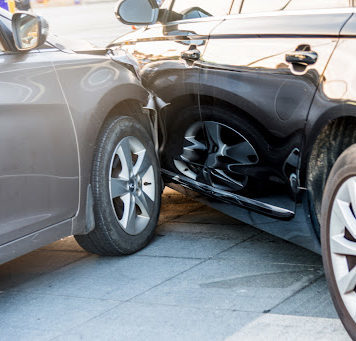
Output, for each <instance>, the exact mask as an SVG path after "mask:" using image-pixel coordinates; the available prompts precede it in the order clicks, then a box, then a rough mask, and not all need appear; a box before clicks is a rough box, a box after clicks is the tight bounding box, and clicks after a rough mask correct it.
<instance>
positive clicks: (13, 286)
mask: <svg viewBox="0 0 356 341" xmlns="http://www.w3.org/2000/svg"><path fill="white" fill-rule="evenodd" d="M92 256H93V255H90V254H88V255H86V256H84V257H81V258H79V259H76V260H73V261H70V262H69V263H66V264H65V265H63V266H60V267H59V268H57V269H54V270H50V271H46V270H45V271H43V272H39V273H34V274H33V276H30V277H29V278H28V280H26V282H29V281H32V280H35V279H37V278H41V277H42V276H46V275H48V274H54V273H56V272H57V271H59V270H62V269H64V268H66V267H67V266H70V265H73V264H75V263H77V262H80V261H82V260H84V259H86V258H90V257H92ZM21 284H22V283H18V284H16V283H15V284H13V285H10V286H9V287H8V288H7V289H5V290H4V292H5V291H6V292H7V291H9V290H11V291H16V289H14V288H16V287H17V286H18V285H21Z"/></svg>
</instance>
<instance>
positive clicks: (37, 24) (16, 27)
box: [12, 12, 48, 51]
mask: <svg viewBox="0 0 356 341" xmlns="http://www.w3.org/2000/svg"><path fill="white" fill-rule="evenodd" d="M47 34H48V23H47V21H46V20H45V19H44V18H42V17H40V16H37V15H33V14H30V13H26V12H17V13H14V15H13V16H12V35H13V37H14V41H15V45H16V48H17V50H19V51H29V50H32V49H34V48H36V47H39V46H41V45H42V44H44V43H45V41H46V39H47Z"/></svg>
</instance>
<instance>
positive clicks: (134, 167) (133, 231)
mask: <svg viewBox="0 0 356 341" xmlns="http://www.w3.org/2000/svg"><path fill="white" fill-rule="evenodd" d="M109 173H110V174H109V187H110V188H109V190H110V197H111V199H112V200H111V204H112V208H113V210H114V212H115V215H116V217H117V219H118V222H119V224H120V226H121V228H122V229H123V230H124V231H125V232H126V233H128V234H130V235H137V234H139V233H141V232H142V231H143V230H144V229H145V228H146V226H147V225H148V223H149V221H150V218H151V215H152V210H153V207H154V202H155V184H156V179H155V173H154V170H153V166H152V163H151V159H150V157H149V154H148V152H147V149H146V148H145V146H144V145H143V144H142V143H141V141H140V140H139V139H138V138H136V137H134V136H127V137H124V138H123V139H122V140H121V141H120V142H119V143H118V145H117V147H116V148H115V151H114V153H113V156H112V159H111V165H110V171H109Z"/></svg>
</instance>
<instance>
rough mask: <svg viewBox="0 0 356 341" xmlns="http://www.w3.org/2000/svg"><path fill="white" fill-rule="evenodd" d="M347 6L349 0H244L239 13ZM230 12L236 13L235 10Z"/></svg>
mask: <svg viewBox="0 0 356 341" xmlns="http://www.w3.org/2000/svg"><path fill="white" fill-rule="evenodd" d="M339 7H349V0H268V1H261V0H245V1H244V3H243V6H242V11H241V13H258V12H273V11H281V10H284V11H293V10H300V9H323V8H339ZM235 11H236V9H234V12H231V13H232V14H237V12H235Z"/></svg>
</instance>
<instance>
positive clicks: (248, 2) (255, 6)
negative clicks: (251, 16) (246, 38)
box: [234, 0, 313, 14]
mask: <svg viewBox="0 0 356 341" xmlns="http://www.w3.org/2000/svg"><path fill="white" fill-rule="evenodd" d="M309 1H313V0H309ZM288 2H289V0H268V1H261V0H245V1H244V3H243V6H242V11H241V13H258V12H272V11H280V10H282V9H283V8H284V7H285V6H286V5H287V4H288ZM234 14H235V13H234Z"/></svg>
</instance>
